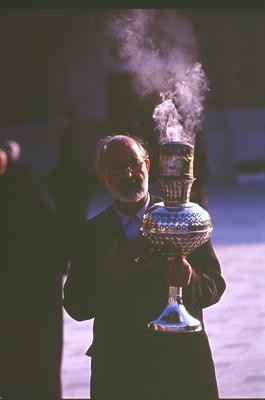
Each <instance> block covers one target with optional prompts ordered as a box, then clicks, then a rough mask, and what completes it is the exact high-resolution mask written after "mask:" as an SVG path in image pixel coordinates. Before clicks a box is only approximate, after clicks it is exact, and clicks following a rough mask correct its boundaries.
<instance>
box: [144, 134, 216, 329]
mask: <svg viewBox="0 0 265 400" xmlns="http://www.w3.org/2000/svg"><path fill="white" fill-rule="evenodd" d="M193 158H194V146H192V145H191V144H189V143H185V142H178V141H168V142H166V143H164V144H161V145H160V158H159V175H160V178H159V180H160V184H161V189H162V196H163V202H160V203H157V204H154V205H153V206H152V207H151V208H150V209H149V210H148V212H147V213H146V214H145V215H144V217H143V220H142V225H141V232H142V235H143V236H144V237H146V238H147V239H149V240H150V242H151V243H152V244H153V245H154V247H156V248H158V249H159V250H160V251H161V252H162V254H163V255H164V256H166V257H167V259H168V262H169V265H170V263H172V262H173V261H174V260H175V257H176V253H177V254H181V255H183V256H185V257H186V256H188V255H189V254H190V253H191V252H192V251H194V250H195V249H196V248H198V247H199V246H201V245H202V244H203V243H205V242H206V241H207V240H208V239H209V237H210V235H211V233H212V224H211V219H210V216H209V214H208V212H207V211H206V210H204V209H203V208H202V207H200V206H199V205H198V204H196V203H192V202H190V192H191V187H192V183H193V181H194V177H193ZM148 327H149V328H150V329H152V330H154V331H161V332H172V333H187V332H196V331H200V330H202V326H201V323H200V321H199V320H197V319H195V318H194V317H192V316H191V315H190V314H189V313H188V311H187V310H186V308H185V306H184V304H183V301H182V288H181V287H176V286H173V285H172V286H169V299H168V305H167V306H166V308H165V309H164V311H163V312H162V314H161V315H160V316H159V317H158V318H157V319H156V320H154V321H151V322H150V323H149V324H148Z"/></svg>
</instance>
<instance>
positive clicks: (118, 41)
mask: <svg viewBox="0 0 265 400" xmlns="http://www.w3.org/2000/svg"><path fill="white" fill-rule="evenodd" d="M109 33H110V37H111V38H113V39H114V41H115V47H116V50H117V53H118V57H119V61H120V62H122V63H124V64H125V65H126V66H127V68H128V69H130V71H132V73H133V84H134V87H135V89H136V91H137V92H138V94H139V95H142V96H145V95H147V94H152V93H159V94H160V96H161V99H162V102H161V104H159V105H158V106H157V107H156V108H155V110H154V114H153V118H154V121H155V123H156V127H157V129H158V131H159V133H160V143H161V142H164V141H168V140H180V139H181V138H182V139H184V140H185V141H189V142H191V143H193V142H194V138H195V134H196V131H198V130H199V129H200V127H201V119H202V112H203V101H204V98H205V94H206V91H207V90H208V82H207V78H206V75H205V73H204V71H203V69H202V66H201V64H200V63H198V62H196V60H197V58H198V56H197V43H196V39H195V36H194V34H193V31H192V28H191V25H190V24H189V22H188V20H187V19H186V18H185V17H184V15H183V14H181V13H180V12H177V11H176V10H159V9H158V10H149V9H148V10H146V9H143V10H125V11H124V12H122V11H121V12H119V13H116V14H115V15H114V16H113V18H112V19H111V23H110V25H109Z"/></svg>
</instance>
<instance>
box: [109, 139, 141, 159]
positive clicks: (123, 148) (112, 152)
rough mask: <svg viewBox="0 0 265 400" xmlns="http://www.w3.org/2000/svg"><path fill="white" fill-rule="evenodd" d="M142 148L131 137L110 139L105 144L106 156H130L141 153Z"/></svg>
mask: <svg viewBox="0 0 265 400" xmlns="http://www.w3.org/2000/svg"><path fill="white" fill-rule="evenodd" d="M142 152H143V149H142V148H141V146H140V145H139V144H138V143H137V142H136V141H135V140H134V139H132V138H122V139H118V140H112V141H111V142H110V143H108V144H107V145H106V148H105V153H106V156H107V157H111V158H112V157H115V156H121V157H122V156H124V157H126V156H132V155H138V156H139V155H141V154H142Z"/></svg>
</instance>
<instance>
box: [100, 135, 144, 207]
mask: <svg viewBox="0 0 265 400" xmlns="http://www.w3.org/2000/svg"><path fill="white" fill-rule="evenodd" d="M149 167H150V161H149V159H146V156H145V153H144V152H143V150H142V149H141V148H140V147H139V146H138V144H137V142H135V141H134V140H133V139H131V138H128V139H123V140H120V141H115V142H112V143H111V144H110V145H109V147H108V149H107V150H106V154H105V171H104V182H105V184H106V186H107V188H108V190H109V192H110V194H111V195H112V197H113V198H114V199H115V200H117V201H119V202H124V203H136V202H138V201H139V200H141V199H142V198H143V197H144V196H145V195H146V193H147V192H148V171H149Z"/></svg>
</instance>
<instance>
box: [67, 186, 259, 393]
mask: <svg viewBox="0 0 265 400" xmlns="http://www.w3.org/2000/svg"><path fill="white" fill-rule="evenodd" d="M264 200H265V185H264V184H263V183H258V184H257V183H256V184H254V183H245V184H244V183H241V184H235V185H234V186H222V187H214V188H210V189H209V212H210V214H211V217H212V221H213V226H214V232H213V236H212V240H213V243H214V247H215V251H216V254H217V256H218V258H219V260H220V262H221V266H222V272H223V276H224V277H225V279H226V282H227V290H226V292H225V293H224V295H223V297H222V299H221V301H220V302H219V303H218V304H216V305H214V306H212V307H209V308H208V309H206V310H205V311H204V316H205V324H206V330H207V332H208V335H209V340H210V343H211V347H212V351H213V357H214V360H215V365H216V373H217V379H218V386H219V391H220V397H221V398H265V279H264V270H265V201H264ZM103 202H106V203H107V202H108V199H103ZM94 204H98V199H96V200H95V203H94ZM92 208H93V204H92ZM91 329H92V323H91V321H85V322H76V321H74V320H72V319H71V318H70V317H69V316H68V315H67V314H66V313H65V314H64V351H63V363H62V386H63V398H72V399H74V398H86V399H87V398H89V387H88V386H89V373H90V359H89V358H88V357H86V356H85V355H84V353H85V351H86V349H87V347H88V346H89V344H90V343H91V340H92V330H91Z"/></svg>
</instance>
